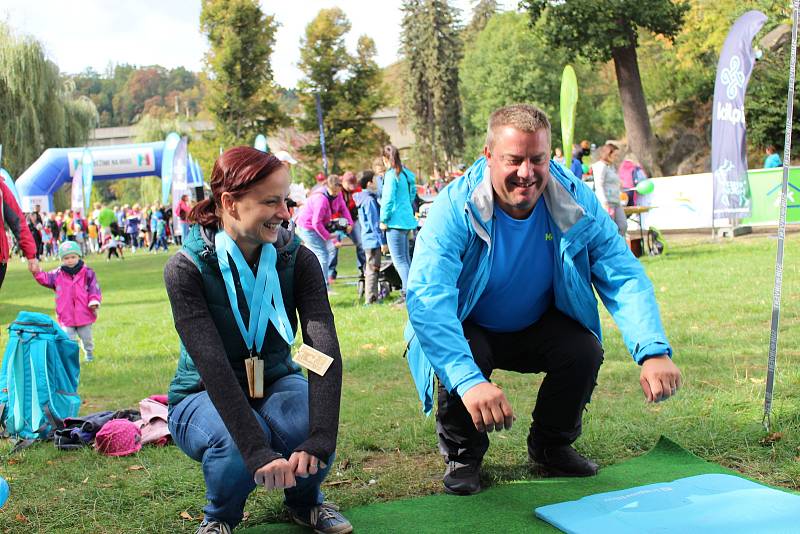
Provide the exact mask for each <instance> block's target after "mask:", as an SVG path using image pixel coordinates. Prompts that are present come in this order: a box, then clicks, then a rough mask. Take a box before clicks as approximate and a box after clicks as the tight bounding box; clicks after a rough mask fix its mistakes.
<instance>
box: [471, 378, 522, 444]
mask: <svg viewBox="0 0 800 534" xmlns="http://www.w3.org/2000/svg"><path fill="white" fill-rule="evenodd" d="M461 400H462V401H463V402H464V406H465V407H466V408H467V411H468V412H469V414H470V415H471V416H472V422H473V423H474V424H475V428H477V429H478V432H491V431H492V430H497V431H498V432H499V431H501V430H503V429H504V428H505V429H506V430H508V429H510V428H511V425H512V423H513V422H514V412H513V411H512V410H511V404H510V403H509V402H508V399H506V396H505V394H504V393H503V390H502V389H500V388H499V387H497V386H495V385H494V384H492V383H490V382H482V383H480V384H478V385H476V386H472V387H471V388H469V389H468V390H467V392H466V393H464V396H463V397H461Z"/></svg>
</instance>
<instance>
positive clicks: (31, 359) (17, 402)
mask: <svg viewBox="0 0 800 534" xmlns="http://www.w3.org/2000/svg"><path fill="white" fill-rule="evenodd" d="M8 332H9V340H8V345H7V346H6V350H5V354H4V355H3V365H2V367H0V427H3V429H4V431H5V434H7V435H9V436H11V437H14V438H17V439H19V440H20V442H24V443H25V444H24V445H22V446H23V447H24V446H26V445H27V444H30V443H32V442H33V441H34V440H38V439H49V438H50V437H52V434H53V431H55V430H57V429H58V428H60V427H63V419H65V418H67V417H75V416H77V415H78V409H79V408H80V406H81V399H80V397H79V396H78V393H77V391H78V379H79V378H80V372H81V368H80V361H79V359H78V350H79V349H78V344H77V343H76V342H75V341H72V340H71V339H70V338H69V337H68V336H67V334H65V333H64V331H63V330H61V328H60V327H59V326H58V324H57V323H56V322H55V321H53V320H52V319H51V318H50V317H48V316H47V315H44V314H41V313H33V312H25V311H23V312H20V313H19V315H18V316H17V319H16V321H14V322H13V323H11V326H9V327H8ZM19 445H20V444H19V443H18V446H17V447H16V448H15V450H16V449H18V448H22V447H20V446H19Z"/></svg>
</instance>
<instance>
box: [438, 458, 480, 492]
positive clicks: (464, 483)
mask: <svg viewBox="0 0 800 534" xmlns="http://www.w3.org/2000/svg"><path fill="white" fill-rule="evenodd" d="M480 470H481V465H480V463H475V464H462V463H460V462H447V470H446V471H445V472H444V479H443V480H442V481H443V482H444V491H445V492H446V493H449V494H451V495H475V494H476V493H478V492H479V491H481V477H480Z"/></svg>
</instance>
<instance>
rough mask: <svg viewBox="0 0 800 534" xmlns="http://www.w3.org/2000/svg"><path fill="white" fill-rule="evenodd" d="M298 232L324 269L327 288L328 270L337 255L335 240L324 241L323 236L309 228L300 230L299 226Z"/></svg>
mask: <svg viewBox="0 0 800 534" xmlns="http://www.w3.org/2000/svg"><path fill="white" fill-rule="evenodd" d="M296 232H297V235H299V236H300V239H302V240H303V244H304V245H305V246H306V247H307V248H308V249H310V250H311V252H313V253H314V256H316V257H317V261H319V266H320V267H321V268H322V278H323V280H324V282H325V285H326V286H327V285H328V270H329V268H330V265H331V259H332V258H333V255H334V254H335V253H336V246H335V245H334V243H333V240H330V239H322V236H321V235H319V234H318V233H317V232H316V231H314V230H309V229H308V228H300V227H299V226H298V227H297V230H296Z"/></svg>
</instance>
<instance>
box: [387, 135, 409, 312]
mask: <svg viewBox="0 0 800 534" xmlns="http://www.w3.org/2000/svg"><path fill="white" fill-rule="evenodd" d="M383 163H384V166H385V167H386V173H385V174H384V175H383V192H382V193H381V222H380V228H381V230H385V231H386V241H387V244H388V245H389V254H391V255H392V262H393V263H394V267H395V269H397V274H399V275H400V280H401V281H402V282H403V289H402V296H401V297H400V299H399V300H398V301H396V302H397V303H402V302H403V301H404V299H405V295H406V286H407V282H408V269H409V268H410V266H411V254H410V252H409V245H408V232H409V231H411V230H414V229H416V227H417V219H416V218H415V217H414V205H413V201H414V199H415V198H416V196H417V185H416V177H415V176H414V173H413V172H411V171H410V170H408V169H406V168H405V167H403V163H402V162H401V161H400V152H399V151H398V150H397V147H395V146H394V145H386V146H385V147H384V148H383Z"/></svg>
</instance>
